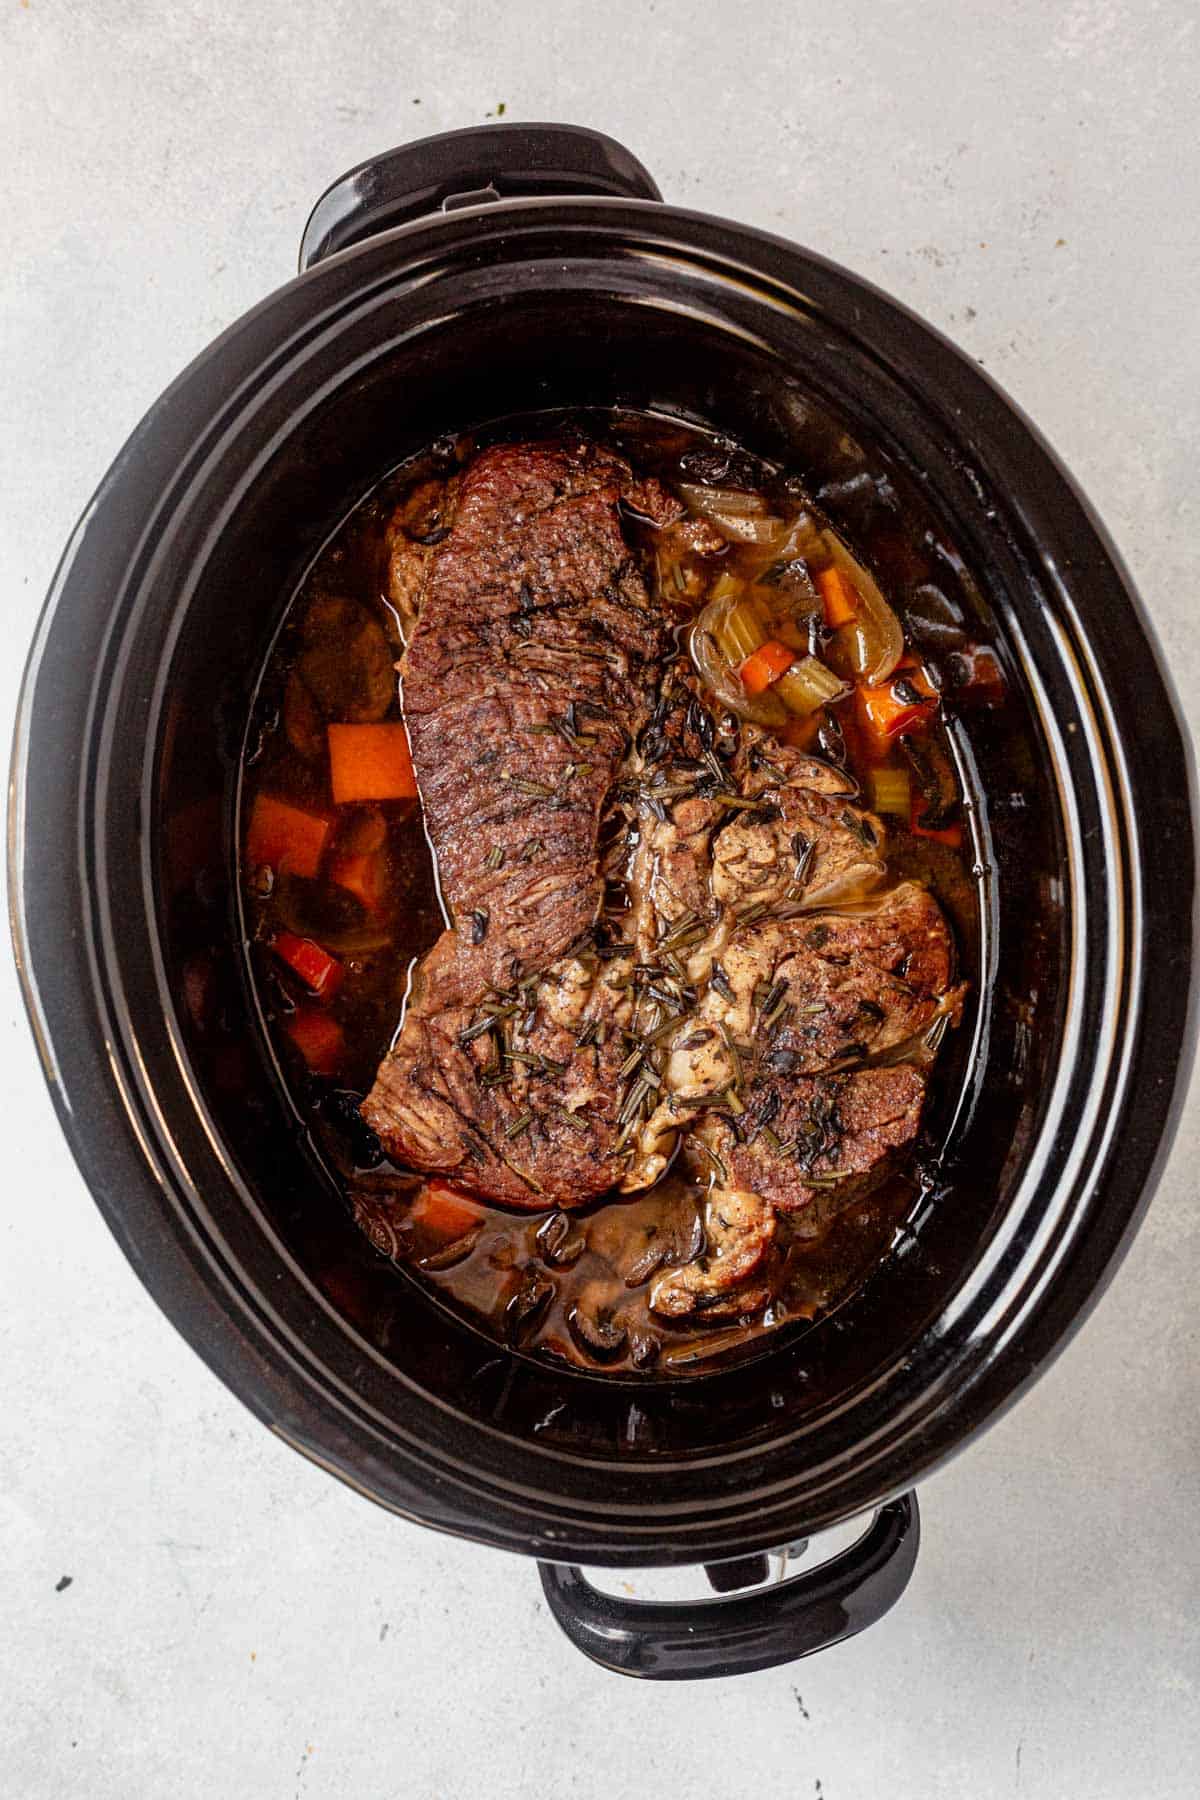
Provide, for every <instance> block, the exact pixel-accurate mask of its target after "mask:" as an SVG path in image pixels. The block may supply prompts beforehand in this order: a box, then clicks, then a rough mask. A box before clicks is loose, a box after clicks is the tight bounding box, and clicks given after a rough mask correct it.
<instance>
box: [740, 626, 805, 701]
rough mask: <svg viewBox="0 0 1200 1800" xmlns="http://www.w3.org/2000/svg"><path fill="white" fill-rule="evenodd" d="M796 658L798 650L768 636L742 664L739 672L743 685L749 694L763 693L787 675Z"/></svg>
mask: <svg viewBox="0 0 1200 1800" xmlns="http://www.w3.org/2000/svg"><path fill="white" fill-rule="evenodd" d="M795 660H796V652H795V651H794V650H789V649H788V647H787V645H786V644H781V643H780V642H779V640H778V638H768V639H767V642H766V643H765V644H760V645H759V646H758V649H757V650H754V651H752V652H751V654H750V655H749V656H748V657H747V658H746V660H745V662H744V663H743V664H742V666H741V669H740V670H739V674H740V675H741V677H742V686H743V687H744V688H745V690H746V692H747V693H748V694H761V693H764V692H765V691H766V689H767V688H769V687H770V685H771V683H772V682H773V681H778V680H779V677H780V676H781V675H786V674H787V672H788V670H789V669H790V668H791V666H792V664H793V663H794V662H795Z"/></svg>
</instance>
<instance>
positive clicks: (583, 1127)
mask: <svg viewBox="0 0 1200 1800" xmlns="http://www.w3.org/2000/svg"><path fill="white" fill-rule="evenodd" d="M550 1110H551V1112H553V1113H555V1114H557V1116H558V1117H559V1118H560V1119H561V1120H562V1122H563V1124H564V1125H569V1126H570V1127H571V1130H572V1131H577V1132H579V1133H581V1134H582V1136H584V1137H586V1136H587V1134H588V1122H587V1120H586V1119H581V1118H580V1117H579V1115H578V1113H573V1112H571V1111H570V1110H569V1108H567V1107H565V1106H553V1107H551V1109H550Z"/></svg>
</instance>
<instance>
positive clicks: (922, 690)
mask: <svg viewBox="0 0 1200 1800" xmlns="http://www.w3.org/2000/svg"><path fill="white" fill-rule="evenodd" d="M856 692H857V711H858V722H859V724H860V726H861V727H862V730H863V733H864V735H865V737H866V738H867V739H868V741H869V743H870V744H871V746H872V748H873V750H874V751H875V753H876V754H877V755H878V754H881V753H882V752H883V751H884V750H886V748H887V746H888V745H889V744H890V743H891V742H892V741H893V739H895V738H899V737H905V736H907V734H908V733H909V732H911V731H924V729H925V727H926V726H927V725H928V724H929V721H930V719H931V718H932V717H933V715H934V713H935V712H936V710H937V699H938V697H937V690H936V688H933V687H931V686H930V683H929V681H928V678H927V677H926V675H925V672H924V670H923V669H922V668H921V667H920V665H919V664H918V663H917V662H916V661H915V660H914V659H913V658H911V657H905V659H904V661H903V662H902V663H901V664H900V666H899V667H898V668H897V670H896V672H895V674H894V675H893V676H891V678H890V679H889V680H887V681H884V682H881V683H880V685H879V686H878V687H868V686H867V685H866V683H865V682H860V683H859V686H858V688H857V690H856Z"/></svg>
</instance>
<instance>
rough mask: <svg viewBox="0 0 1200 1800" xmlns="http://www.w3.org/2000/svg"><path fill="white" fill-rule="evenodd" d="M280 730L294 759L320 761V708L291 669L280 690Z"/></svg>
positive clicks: (322, 727) (322, 730) (322, 750)
mask: <svg viewBox="0 0 1200 1800" xmlns="http://www.w3.org/2000/svg"><path fill="white" fill-rule="evenodd" d="M283 729H284V731H285V732H286V733H287V741H288V743H289V744H290V745H291V746H292V749H293V750H294V751H295V752H296V754H297V755H298V756H302V757H303V758H304V760H305V762H320V760H321V758H322V757H323V756H324V754H325V721H324V719H323V718H322V717H321V709H320V707H319V706H318V705H317V703H316V701H315V700H314V699H313V697H312V695H311V694H310V693H309V691H308V689H307V688H306V687H305V685H304V683H303V681H302V680H301V679H300V676H299V675H298V674H297V673H296V671H295V669H293V670H292V672H291V674H290V675H289V676H288V684H287V687H286V689H285V690H284V696H283Z"/></svg>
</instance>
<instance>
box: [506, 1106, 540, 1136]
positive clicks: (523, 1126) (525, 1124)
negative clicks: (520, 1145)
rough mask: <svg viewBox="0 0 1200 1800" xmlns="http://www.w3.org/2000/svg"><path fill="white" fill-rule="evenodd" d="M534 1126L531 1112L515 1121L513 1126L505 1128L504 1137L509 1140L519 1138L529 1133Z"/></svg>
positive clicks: (523, 1114)
mask: <svg viewBox="0 0 1200 1800" xmlns="http://www.w3.org/2000/svg"><path fill="white" fill-rule="evenodd" d="M532 1124H533V1114H532V1113H531V1112H526V1113H522V1114H521V1116H520V1118H519V1119H514V1120H513V1122H512V1124H511V1125H506V1126H505V1128H504V1135H505V1137H506V1138H509V1139H512V1138H519V1137H520V1136H521V1134H522V1132H525V1131H528V1130H529V1127H530V1126H531V1125H532Z"/></svg>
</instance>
